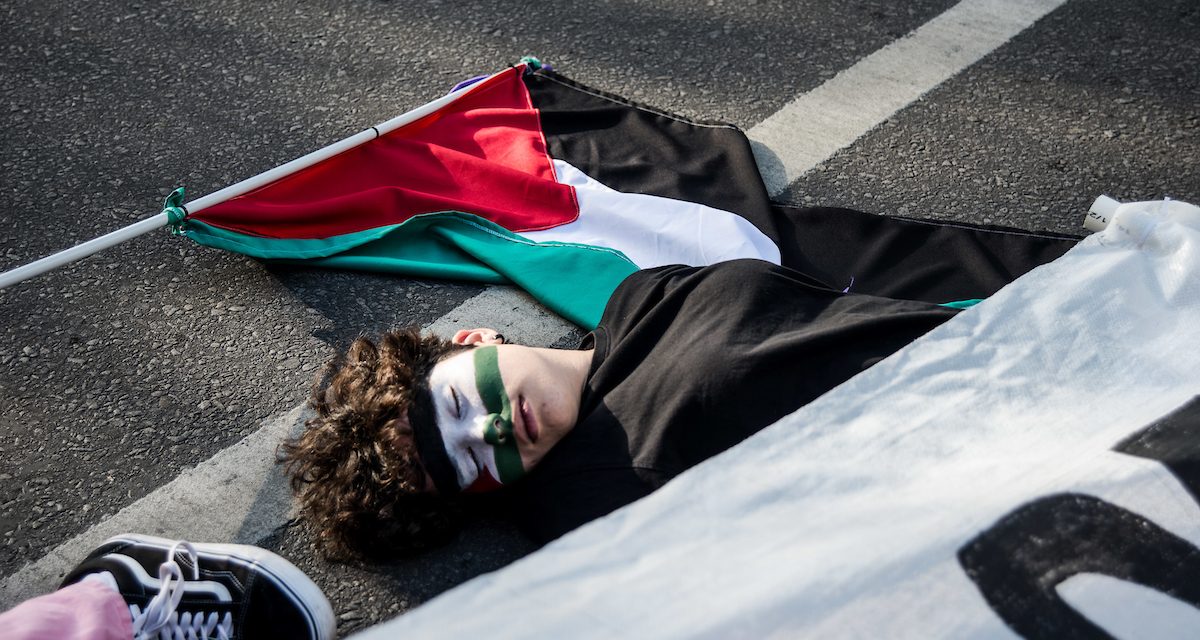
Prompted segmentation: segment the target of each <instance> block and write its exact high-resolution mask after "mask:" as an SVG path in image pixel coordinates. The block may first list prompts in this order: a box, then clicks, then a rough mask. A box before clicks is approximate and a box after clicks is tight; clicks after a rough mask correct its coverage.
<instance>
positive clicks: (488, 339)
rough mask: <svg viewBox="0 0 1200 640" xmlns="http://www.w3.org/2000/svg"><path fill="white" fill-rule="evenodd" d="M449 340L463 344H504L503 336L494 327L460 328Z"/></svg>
mask: <svg viewBox="0 0 1200 640" xmlns="http://www.w3.org/2000/svg"><path fill="white" fill-rule="evenodd" d="M450 341H451V342H453V343H454V344H465V345H484V344H504V337H503V336H501V335H500V332H499V331H496V330H495V329H487V328H480V329H460V330H459V331H458V332H457V333H455V334H454V337H453V338H451V339H450Z"/></svg>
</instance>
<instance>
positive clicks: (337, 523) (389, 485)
mask: <svg viewBox="0 0 1200 640" xmlns="http://www.w3.org/2000/svg"><path fill="white" fill-rule="evenodd" d="M469 348H470V347H466V346H463V345H457V344H454V343H452V342H450V341H448V340H443V339H441V338H438V337H436V336H433V335H426V336H422V335H421V333H420V331H419V330H418V329H416V328H413V327H409V328H405V329H399V330H395V331H390V332H387V333H385V334H383V336H381V337H380V339H379V342H378V344H376V343H375V342H373V341H371V340H369V339H368V338H365V337H360V338H358V339H357V340H355V341H354V342H353V343H352V344H351V345H350V348H349V349H347V350H346V352H345V353H344V354H339V355H338V356H336V357H335V358H334V359H333V360H332V361H331V362H330V363H329V364H328V365H326V367H325V369H324V371H323V372H322V375H321V376H320V378H319V379H318V380H317V382H316V383H315V384H314V385H313V389H312V394H311V396H310V398H309V406H310V407H311V408H312V409H314V410H315V411H316V414H317V415H316V417H314V418H312V419H310V420H309V421H308V422H307V423H306V424H305V426H306V428H305V430H304V433H302V434H301V435H300V436H299V437H297V438H294V439H289V440H287V441H285V442H284V443H283V444H281V445H280V448H279V455H278V461H279V462H280V463H283V464H284V465H285V468H286V470H287V473H288V475H290V476H291V485H292V491H293V492H294V493H295V494H296V497H297V499H298V501H299V504H300V513H301V516H302V517H304V518H305V519H307V520H308V521H309V522H311V523H312V524H313V525H314V526H315V528H316V530H317V532H318V543H319V546H321V547H322V549H323V550H324V551H325V553H326V554H327V555H329V556H331V557H343V558H346V557H354V556H364V555H365V556H371V557H379V556H391V555H403V554H406V553H413V552H417V551H420V550H423V549H427V548H429V547H432V546H436V545H438V544H442V543H444V542H445V541H446V540H448V539H449V538H450V537H451V536H452V535H453V534H454V533H455V531H456V530H457V528H458V526H459V524H460V518H459V517H458V516H459V514H458V510H457V508H456V506H455V505H454V504H453V502H452V501H451V500H450V499H448V498H447V497H446V496H441V495H438V494H436V493H435V492H431V491H429V489H428V487H427V486H426V474H425V469H424V467H423V466H422V465H421V462H420V459H419V457H418V455H417V452H416V446H415V444H414V440H413V430H412V426H411V425H410V423H409V419H408V410H409V408H410V407H411V406H412V404H413V401H414V394H415V393H416V392H417V391H416V387H417V386H418V385H421V384H423V382H424V380H426V379H427V376H428V375H429V371H430V369H432V368H433V365H435V364H437V363H438V362H439V361H440V360H442V359H444V358H446V357H448V356H450V355H453V354H454V353H457V352H459V351H461V350H464V349H469Z"/></svg>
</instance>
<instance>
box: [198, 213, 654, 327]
mask: <svg viewBox="0 0 1200 640" xmlns="http://www.w3.org/2000/svg"><path fill="white" fill-rule="evenodd" d="M185 234H186V235H187V236H188V237H189V238H192V239H193V240H194V241H196V242H198V243H200V244H203V245H206V246H211V247H216V248H219V249H225V250H227V251H234V252H237V253H242V254H245V255H249V256H252V257H255V258H261V259H265V260H276V261H281V262H287V263H297V264H308V265H313V266H320V267H330V268H338V269H357V270H366V271H381V272H386V273H397V274H404V275H410V276H418V277H435V278H439V277H440V278H450V279H458V280H472V281H475V282H485V283H490V284H509V283H511V284H516V285H517V286H519V287H521V288H523V289H525V290H526V291H528V292H529V293H530V294H531V295H532V296H533V297H534V298H536V299H537V300H539V301H540V302H541V303H542V304H545V305H546V306H547V307H549V308H550V309H551V310H553V311H555V312H556V313H559V314H561V315H562V316H563V317H565V318H567V319H568V320H570V321H572V322H574V323H576V324H578V325H580V326H581V327H583V328H585V329H587V330H591V329H594V328H595V327H596V324H597V323H598V322H599V321H600V315H601V314H602V313H603V312H604V306H605V305H606V304H607V303H608V299H609V297H610V296H611V295H612V292H613V291H614V290H615V289H616V288H617V285H619V284H620V283H621V281H623V280H624V279H625V278H626V277H627V276H628V275H629V274H631V273H633V272H634V271H636V270H637V266H636V265H635V264H634V263H633V262H632V261H630V260H629V259H628V258H627V257H625V254H623V253H621V252H620V251H618V250H616V249H611V248H607V247H597V246H592V245H586V244H575V243H568V242H533V241H532V240H529V239H527V238H524V237H522V236H520V235H517V234H515V233H513V232H511V231H509V230H507V229H504V228H503V227H500V226H499V225H496V224H494V223H492V222H489V221H487V220H484V219H483V218H480V217H478V216H474V215H471V214H467V213H461V212H457V211H445V212H439V213H431V214H422V215H419V216H414V217H412V218H410V219H409V220H406V221H405V222H403V223H400V224H396V225H390V226H387V227H379V228H377V229H368V230H366V231H360V232H357V233H352V234H345V235H341V236H334V237H331V238H321V239H290V238H264V237H258V236H250V235H246V234H241V233H237V232H233V231H229V230H226V229H220V228H217V227H213V226H211V225H207V224H204V223H203V222H199V221H195V220H189V221H187V223H186V230H185Z"/></svg>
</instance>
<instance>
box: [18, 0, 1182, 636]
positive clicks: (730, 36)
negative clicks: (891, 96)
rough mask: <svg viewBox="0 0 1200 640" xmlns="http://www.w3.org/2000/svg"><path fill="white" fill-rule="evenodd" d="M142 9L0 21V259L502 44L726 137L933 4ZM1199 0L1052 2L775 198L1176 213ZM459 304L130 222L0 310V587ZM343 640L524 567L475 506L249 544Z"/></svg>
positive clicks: (364, 119)
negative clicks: (310, 585) (424, 527)
mask: <svg viewBox="0 0 1200 640" xmlns="http://www.w3.org/2000/svg"><path fill="white" fill-rule="evenodd" d="M953 4H954V3H952V2H915V3H908V4H907V5H906V6H905V7H903V8H897V7H895V6H893V3H884V2H873V1H863V2H850V3H820V2H786V3H785V2H781V1H780V2H765V1H761V0H760V1H758V2H753V1H749V2H747V1H740V2H713V1H709V2H679V1H673V2H656V3H650V2H635V1H632V0H628V1H624V2H596V3H574V4H570V5H566V4H555V5H547V6H539V5H530V4H528V3H516V2H477V3H458V2H449V1H441V2H439V1H437V0H433V1H430V2H360V3H335V2H332V1H324V2H300V1H293V2H282V3H271V4H263V3H252V2H246V1H244V0H223V1H218V2H201V1H200V0H193V1H191V2H179V1H163V2H115V1H110V0H104V1H100V2H95V3H89V4H87V5H86V6H82V5H80V3H70V2H58V1H48V2H31V1H24V0H17V1H13V2H9V3H7V4H6V5H5V6H4V7H2V8H0V43H4V44H0V48H2V49H0V50H2V51H3V55H0V145H2V146H0V149H2V150H3V152H4V153H3V157H2V158H0V269H7V268H11V267H14V266H17V265H20V264H24V263H25V262H28V261H30V260H32V259H35V258H37V257H40V256H42V255H44V254H47V253H50V252H52V251H55V250H58V249H61V248H65V247H66V246H68V245H71V244H73V243H75V242H78V241H82V240H86V239H88V238H91V237H94V236H96V235H99V234H101V233H104V232H107V231H110V230H112V229H114V228H116V227H119V226H122V225H125V224H128V223H130V222H133V221H135V220H138V219H140V218H142V217H145V216H148V215H152V214H154V213H157V211H158V208H159V206H160V203H161V199H162V197H163V196H165V195H166V194H167V193H168V192H169V191H170V190H171V189H172V188H174V187H175V186H178V185H181V184H182V185H186V186H187V187H188V189H189V194H190V197H198V196H200V195H203V194H204V193H208V192H210V191H214V190H216V189H218V188H220V187H222V186H225V185H227V184H230V183H232V182H234V181H236V180H239V179H241V178H244V177H248V176H250V175H253V174H255V173H257V172H259V171H262V170H264V169H267V168H270V167H272V166H275V165H277V164H279V163H281V162H284V161H287V160H289V159H291V158H293V157H296V156H298V155H301V154H303V153H305V152H307V151H310V150H312V149H316V148H318V147H320V146H323V145H324V144H327V143H329V142H332V141H334V140H336V139H339V138H341V137H343V136H345V135H348V134H350V133H353V132H355V131H358V130H360V129H362V128H363V127H365V126H367V125H369V124H373V123H375V122H379V121H382V120H385V119H387V118H389V117H391V116H393V115H396V114H397V113H400V112H402V111H404V110H406V109H408V108H411V107H413V106H416V105H417V104H420V103H423V102H425V101H427V100H429V99H431V98H433V97H435V96H437V95H440V94H441V93H442V92H444V91H445V90H446V89H447V88H448V87H449V86H450V85H452V84H453V83H454V82H456V81H458V80H460V79H463V78H466V77H469V76H473V75H476V74H478V73H485V72H490V71H494V70H496V69H498V68H500V67H501V66H503V65H505V64H508V63H511V62H513V61H515V60H516V59H518V58H519V57H520V56H522V55H525V54H528V53H533V54H536V55H538V56H540V57H541V58H543V59H544V60H546V61H548V62H551V63H553V64H554V65H555V66H556V68H558V69H559V70H560V71H562V72H563V73H565V74H567V75H569V76H571V77H574V78H576V79H578V80H580V81H583V82H585V83H588V84H592V85H594V86H597V87H599V88H602V89H606V90H609V91H613V92H616V93H620V94H624V95H627V96H630V97H634V98H636V99H638V100H641V101H643V102H647V103H650V104H653V105H656V106H659V107H662V108H665V109H669V110H672V111H676V112H680V113H682V114H685V115H689V116H696V117H703V118H710V119H723V120H726V121H729V122H733V123H735V124H738V125H740V126H743V127H745V128H750V127H752V126H753V125H755V124H756V123H758V122H759V121H761V120H762V119H764V118H766V117H767V116H769V115H770V114H772V113H774V112H775V111H776V110H778V109H779V108H780V107H782V106H783V105H784V104H786V103H787V102H788V101H789V100H791V99H792V98H793V97H795V96H796V95H797V94H801V93H804V92H806V91H810V90H812V89H813V88H815V87H817V86H820V85H821V84H822V83H823V82H825V81H826V80H828V79H829V78H831V77H833V76H834V75H836V74H837V73H838V72H839V71H842V70H845V69H848V68H851V67H852V66H853V65H855V64H856V63H857V62H858V61H859V60H861V59H862V58H864V57H865V56H867V55H869V54H871V53H872V52H873V51H875V50H877V49H879V48H880V47H883V46H885V45H887V44H888V43H890V42H892V41H894V40H896V39H897V38H900V37H901V36H903V35H904V34H905V33H907V32H909V31H911V30H912V29H914V28H916V27H918V26H920V25H921V24H923V23H925V22H926V21H928V20H930V19H931V18H933V17H935V16H937V15H939V14H940V13H941V12H943V11H945V10H946V9H947V8H949V7H950V6H952V5H953ZM1198 26H1200V7H1198V6H1197V4H1196V3H1195V1H1194V0H1157V1H1154V2H1147V3H1137V6H1132V5H1131V3H1123V2H1119V1H1118V0H1095V1H1089V0H1069V1H1068V2H1067V3H1066V5H1065V6H1063V7H1061V8H1060V9H1058V10H1056V11H1055V12H1053V13H1052V14H1051V15H1050V16H1048V17H1047V18H1045V19H1043V20H1042V21H1040V22H1038V23H1036V24H1035V25H1033V27H1031V28H1030V29H1028V30H1026V31H1025V32H1024V33H1022V34H1020V35H1019V36H1017V37H1016V38H1015V39H1013V40H1012V41H1011V42H1009V43H1008V44H1007V45H1005V46H1003V47H1001V48H1000V49H999V50H997V51H996V52H994V53H993V54H991V55H989V56H987V57H986V58H984V59H983V60H982V61H980V62H979V63H977V64H975V65H973V66H971V67H970V68H968V69H967V70H966V71H965V72H963V73H961V74H959V75H958V76H957V77H955V78H953V79H951V80H950V81H948V82H946V83H944V84H943V85H941V86H940V87H938V88H936V89H934V90H933V91H932V92H930V93H929V94H927V95H926V96H925V97H924V98H923V99H921V100H920V101H918V102H917V103H915V104H913V105H911V106H910V107H908V108H907V109H905V110H903V111H901V112H900V113H898V114H896V115H895V116H894V117H892V118H890V119H889V120H888V121H887V122H886V123H884V124H883V125H882V126H880V127H878V128H876V129H875V130H873V131H871V132H870V133H868V134H867V135H865V136H864V137H863V138H861V139H860V140H859V141H858V142H857V143H855V144H854V145H852V146H851V147H849V148H847V149H845V150H843V151H842V152H840V153H838V154H837V155H835V156H834V157H833V158H831V159H830V160H828V161H827V162H825V163H823V164H822V165H821V166H820V167H818V168H817V169H816V170H814V171H812V172H810V173H808V174H806V175H805V176H803V177H801V179H800V180H798V181H797V182H796V183H794V184H793V185H792V187H791V188H790V189H789V190H788V191H787V192H785V194H784V197H785V198H788V199H790V200H793V201H796V202H802V203H822V204H836V205H844V206H852V207H856V208H861V209H864V210H868V211H877V212H883V213H899V214H903V215H913V216H922V217H942V218H948V219H956V220H966V221H974V222H989V223H995V224H1008V225H1013V226H1018V227H1023V228H1028V229H1043V228H1048V229H1055V230H1060V231H1075V230H1077V229H1078V224H1079V221H1080V220H1081V219H1082V215H1083V213H1084V211H1085V210H1086V208H1087V205H1088V204H1089V203H1090V202H1091V200H1092V199H1093V198H1094V197H1095V196H1096V195H1098V194H1099V193H1108V194H1110V195H1113V196H1115V197H1118V198H1121V199H1125V200H1138V199H1150V198H1158V197H1162V196H1163V195H1170V196H1172V197H1176V198H1179V199H1182V200H1189V201H1191V202H1200V174H1197V172H1196V170H1195V167H1196V165H1197V159H1198V158H1200V121H1198V120H1197V110H1196V105H1197V103H1198V102H1200V68H1198V67H1200V40H1198V39H1196V38H1195V37H1194V34H1195V33H1196V31H1197V27H1198ZM480 290H481V287H478V286H474V285H467V284H461V283H446V282H434V281H417V280H406V279H400V278H392V277H381V276H375V275H369V274H348V273H338V272H328V271H317V270H312V269H305V268H296V267H287V268H285V267H278V266H264V265H262V264H260V263H257V262H254V261H252V260H249V259H246V258H242V257H239V256H233V255H229V254H224V253H220V252H216V251H213V250H209V249H206V248H202V247H197V246H193V245H191V244H188V243H187V242H186V241H184V240H181V239H177V238H171V237H169V236H167V235H166V234H165V233H156V234H151V235H149V236H146V237H143V238H140V239H138V240H134V241H131V242H130V243H128V244H127V245H124V246H122V247H120V248H117V249H114V250H111V251H108V252H106V253H103V254H100V255H98V256H95V257H93V258H90V259H88V260H85V261H83V262H81V263H78V264H76V265H72V266H69V267H66V268H64V269H62V270H60V271H58V272H55V273H52V274H48V275H46V276H42V277H40V278H37V279H35V280H33V281H31V282H28V283H25V284H23V285H19V286H17V287H13V288H10V289H7V290H2V291H0V309H2V310H3V312H2V313H0V401H2V404H0V433H2V434H3V436H4V437H3V439H2V440H0V481H2V482H0V535H2V536H3V540H4V544H3V547H2V548H0V574H2V575H6V576H7V575H10V574H12V573H13V572H15V571H17V570H18V569H20V568H21V567H22V566H23V565H25V564H26V563H28V562H31V561H34V560H36V559H38V558H39V557H41V556H42V555H43V554H45V553H46V552H47V551H49V550H50V549H53V548H54V547H56V546H58V545H59V544H61V543H62V542H63V541H65V540H68V539H70V538H72V537H73V536H75V535H77V534H79V533H80V532H82V531H84V530H86V529H88V528H89V527H91V526H93V525H96V524H97V523H100V522H102V521H104V520H105V518H107V517H108V516H110V515H112V514H113V513H115V512H117V511H118V510H119V509H121V508H123V507H125V506H127V505H129V504H132V503H133V502H135V501H136V500H138V499H140V498H142V497H143V496H145V495H146V494H148V493H150V492H152V491H154V490H155V489H156V488H157V487H159V486H162V485H164V484H166V483H168V482H170V481H171V480H173V479H174V478H176V477H177V476H178V475H179V474H180V473H181V472H182V471H184V470H186V469H189V468H191V467H194V466H195V465H197V464H199V463H200V462H202V461H204V460H207V459H208V458H210V457H211V456H213V455H214V454H216V453H217V452H219V451H221V450H222V449H225V448H226V447H228V446H230V445H232V444H233V443H235V442H237V441H239V440H240V439H241V438H243V437H244V436H246V435H247V434H249V433H251V432H253V431H254V430H256V429H257V428H258V427H259V425H260V424H261V423H262V421H263V420H264V419H266V418H269V417H271V416H275V415H278V414H280V413H283V412H286V411H288V410H290V409H292V408H293V407H295V406H296V405H297V404H299V403H300V402H301V401H302V400H303V397H304V394H305V391H306V389H307V385H308V383H309V381H310V379H311V377H312V374H313V372H314V370H315V369H316V368H317V367H318V366H319V365H320V363H321V362H322V361H323V360H324V359H325V358H326V357H327V356H328V355H329V354H330V353H331V350H332V348H333V347H334V346H336V345H340V344H345V343H346V342H347V341H348V340H349V339H351V338H353V337H354V336H356V335H358V334H359V333H360V332H364V331H365V332H368V333H370V332H375V331H378V330H380V329H383V328H386V327H389V326H395V325H403V324H422V325H427V324H430V323H432V322H433V321H434V320H436V319H437V318H440V317H442V316H443V315H444V314H446V313H447V312H448V311H449V310H451V309H452V308H454V307H455V306H457V305H458V304H459V303H461V302H462V301H464V300H466V299H467V298H469V297H471V296H472V295H475V294H476V293H478V292H479V291H480ZM260 543H261V544H263V545H264V546H268V547H270V548H274V549H277V550H279V551H280V552H282V553H283V554H284V555H286V556H287V557H289V558H291V559H292V560H293V561H295V562H296V563H297V564H299V565H300V566H301V567H302V568H303V569H305V570H306V571H308V572H309V573H310V574H311V575H313V576H314V579H316V580H317V582H318V583H319V584H320V585H321V586H322V588H323V589H325V590H326V591H327V593H328V594H329V595H330V598H331V600H332V601H333V602H334V605H335V608H337V610H338V613H339V615H340V629H341V630H342V631H350V630H353V629H355V628H359V627H361V626H364V625H366V624H370V623H373V622H376V621H379V620H381V619H386V618H387V617H389V616H391V615H395V614H396V613H399V612H402V611H404V610H406V609H408V608H410V607H413V606H416V605H418V604H419V603H421V602H423V601H425V600H427V599H428V598H430V597H432V596H434V595H436V594H437V593H440V592H441V591H444V590H445V589H447V588H450V587H452V586H453V585H455V584H457V583H459V582H461V581H463V580H466V579H469V578H470V577H472V576H474V575H477V574H479V573H481V572H484V571H488V570H491V569H494V568H497V567H500V566H502V565H503V564H505V563H507V562H508V561H510V560H511V559H512V558H514V557H517V556H519V555H521V554H523V553H526V552H528V551H530V550H531V548H530V546H529V545H528V544H527V543H525V542H524V541H523V540H521V539H520V537H519V535H518V534H516V533H515V532H513V531H512V530H511V529H510V528H508V527H507V526H505V525H504V524H503V523H502V522H501V521H499V520H496V519H494V518H481V519H480V520H479V522H477V523H476V524H474V525H473V526H472V527H470V528H469V529H468V530H467V532H466V533H465V534H464V535H463V536H462V539H461V540H460V541H458V542H457V543H456V544H454V545H451V546H450V547H447V548H445V549H442V550H439V551H438V552H436V553H434V554H430V555H427V556H424V557H421V558H416V559H408V560H398V561H394V562H390V563H384V564H373V565H337V564H331V563H329V562H326V561H324V560H322V559H321V558H319V557H318V556H317V555H315V554H314V553H313V551H312V549H311V536H310V535H309V533H308V532H307V531H306V530H305V528H304V527H303V525H296V524H294V525H289V526H285V527H281V528H279V529H277V530H276V531H274V532H273V533H272V534H271V535H269V536H267V537H266V538H264V539H263V540H261V541H260Z"/></svg>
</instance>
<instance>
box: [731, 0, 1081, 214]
mask: <svg viewBox="0 0 1200 640" xmlns="http://www.w3.org/2000/svg"><path fill="white" fill-rule="evenodd" d="M1065 2H1066V0H964V1H963V2H960V3H959V4H957V5H955V6H953V7H951V8H950V9H948V10H947V11H946V12H945V13H943V14H941V15H939V16H938V17H936V18H934V19H933V20H930V21H929V22H927V23H925V24H924V25H922V26H921V27H919V28H917V29H916V30H915V31H913V32H912V33H910V34H908V35H906V36H904V37H903V38H901V39H899V40H897V41H895V42H893V43H891V44H889V45H887V46H886V47H883V48H882V49H880V50H878V51H876V52H875V53H872V54H871V55H869V56H867V57H866V58H863V59H862V60H860V61H859V62H858V63H857V64H855V65H854V66H852V67H850V68H849V69H846V70H844V71H842V72H841V73H839V74H837V75H836V76H834V77H833V78H831V79H829V81H827V82H825V83H824V84H822V85H821V86H819V87H817V88H815V89H813V90H812V91H810V92H808V93H805V94H802V95H800V96H799V97H797V98H796V99H795V100H793V101H791V102H789V103H788V104H786V105H784V107H783V108H782V109H780V110H779V111H777V112H775V113H774V114H772V115H771V116H769V117H768V118H767V119H766V120H763V121H762V122H760V123H758V124H757V125H755V126H754V127H753V128H752V129H750V130H749V131H747V132H746V135H747V136H749V138H750V140H751V143H752V145H753V147H754V155H755V159H756V160H758V166H759V170H760V171H761V172H762V174H763V180H764V181H765V182H766V184H767V192H768V193H770V194H771V195H777V194H779V193H781V192H782V191H783V190H784V189H786V188H787V186H788V185H790V184H791V183H792V182H795V181H796V179H797V178H799V177H800V176H801V175H803V174H804V173H806V172H808V171H810V170H812V168H813V167H815V166H817V165H818V164H820V163H822V162H824V161H826V160H828V159H829V158H830V157H832V156H833V154H835V153H837V152H838V151H840V150H841V149H844V148H846V147H848V146H850V145H851V144H853V143H854V141H855V140H858V139H859V138H860V137H862V136H863V134H865V133H866V132H868V131H870V130H871V129H872V128H874V127H875V126H877V125H879V124H880V123H882V122H883V121H884V120H886V119H888V118H889V117H891V116H892V115H893V114H895V113H896V112H898V111H900V110H901V109H903V108H904V107H906V106H908V105H910V104H912V103H913V102H915V101H917V100H918V99H919V98H920V97H921V96H922V95H924V94H925V93H927V92H929V91H930V90H932V89H933V88H934V87H936V86H938V85H939V84H941V83H943V82H945V81H946V80H948V79H950V78H951V77H953V76H954V75H955V74H957V73H958V72H960V71H962V70H963V69H966V68H967V67H969V66H971V65H972V64H974V63H976V62H978V61H979V60H980V59H981V58H983V57H984V56H985V55H987V54H988V53H991V52H992V51H994V50H996V49H997V48H998V47H1000V45H1003V44H1004V43H1006V42H1008V41H1009V40H1011V39H1012V38H1013V37H1015V36H1016V35H1017V34H1019V33H1021V32H1022V31H1024V30H1025V29H1026V28H1028V27H1029V26H1030V25H1032V24H1033V23H1034V22H1036V21H1037V20H1038V19H1039V18H1041V17H1042V16H1045V15H1046V14H1048V13H1050V12H1051V11H1053V10H1054V9H1056V8H1058V7H1059V6H1061V5H1063V4H1064V3H1065ZM764 147H765V148H764Z"/></svg>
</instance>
